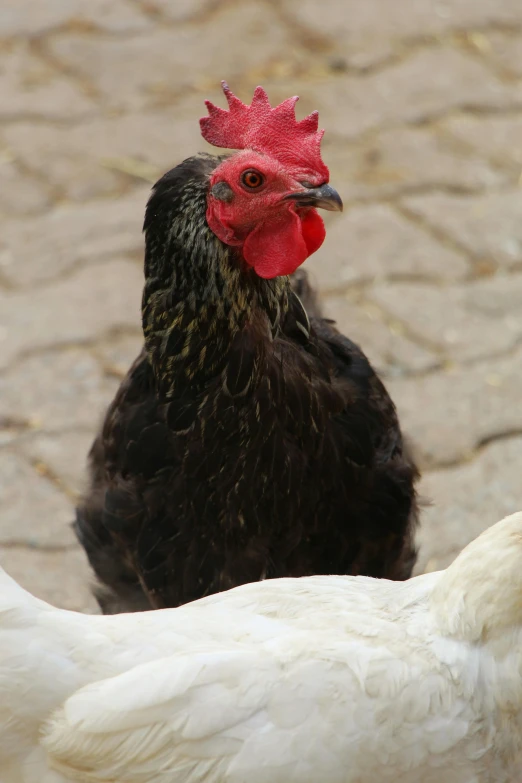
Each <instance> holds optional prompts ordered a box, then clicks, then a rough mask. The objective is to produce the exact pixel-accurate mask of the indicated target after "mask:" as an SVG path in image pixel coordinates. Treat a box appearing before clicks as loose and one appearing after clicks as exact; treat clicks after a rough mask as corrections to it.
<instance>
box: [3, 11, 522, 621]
mask: <svg viewBox="0 0 522 783" xmlns="http://www.w3.org/2000/svg"><path fill="white" fill-rule="evenodd" d="M0 30H1V37H2V46H1V47H0V94H1V96H2V101H1V104H0V510H1V515H0V562H1V563H2V565H5V566H6V567H7V568H8V570H9V571H10V572H11V573H12V574H13V576H14V577H15V578H17V579H19V580H20V581H21V583H22V584H23V585H24V586H25V587H28V588H29V589H31V590H33V591H34V592H35V593H36V594H37V595H40V596H42V597H44V598H47V599H49V600H51V601H53V602H55V603H57V604H59V605H61V606H68V607H70V608H76V609H80V610H82V611H94V610H95V608H96V607H95V603H94V602H93V600H92V598H91V597H90V593H89V579H90V574H89V569H88V567H87V564H86V562H85V558H84V555H83V553H82V551H81V550H80V548H79V547H78V546H77V544H76V543H75V540H74V538H73V536H72V532H71V530H70V527H69V522H70V521H71V520H72V518H73V504H74V499H75V498H76V497H77V495H78V493H79V492H81V490H82V486H83V482H84V480H85V463H86V456H87V451H88V449H89V446H90V443H91V441H92V438H93V435H94V433H95V431H96V429H97V427H98V426H99V422H100V419H101V417H102V415H103V412H104V409H105V408H106V406H107V404H108V403H109V401H110V400H111V398H112V396H113V395H114V392H115V390H116V388H117V386H118V383H119V381H120V379H121V378H122V376H123V375H124V374H125V372H126V369H127V368H128V366H129V364H130V363H131V362H132V361H133V359H134V358H135V356H136V354H137V353H138V351H139V350H140V347H141V341H142V338H141V325H140V298H141V286H142V277H143V276H142V270H141V255H142V247H143V238H142V235H141V227H142V219H143V211H144V207H145V203H146V200H147V196H148V192H149V189H150V185H151V183H152V182H153V181H154V180H155V179H156V178H157V177H159V176H160V175H161V174H162V173H163V172H165V171H167V170H168V169H169V168H171V167H172V166H173V165H175V164H176V163H178V162H179V161H180V160H181V159H183V158H184V157H187V156H189V155H191V154H193V153H194V152H197V151H199V150H202V149H203V150H204V149H208V147H207V145H206V144H205V142H203V140H202V139H201V137H200V136H199V130H198V119H199V117H200V116H202V115H203V114H204V111H205V110H204V106H203V99H204V98H210V99H212V100H213V101H217V102H219V103H220V105H224V100H223V96H222V95H221V94H220V91H219V80H220V79H222V78H226V79H227V80H229V82H230V84H231V86H232V88H233V89H234V90H235V91H236V92H237V93H238V94H239V95H240V96H241V97H242V98H243V99H244V100H248V99H249V98H250V96H251V94H252V90H253V89H254V87H255V86H256V85H257V84H259V83H262V84H263V85H264V86H265V87H266V88H267V89H268V91H269V94H270V97H271V99H272V101H279V100H282V99H284V98H287V97H288V96H289V95H292V94H298V95H300V96H301V101H300V103H299V105H298V116H299V117H303V116H304V115H305V114H306V113H308V112H310V111H312V110H313V109H319V110H320V122H321V127H324V128H326V131H327V132H326V137H325V140H324V157H325V160H326V161H327V163H328V164H329V166H330V169H331V181H332V183H333V184H334V186H335V187H337V188H338V189H339V191H340V192H341V194H342V196H343V199H344V201H345V204H346V209H345V214H344V215H343V216H339V215H333V216H331V215H327V216H326V217H327V221H326V222H327V229H328V231H327V239H326V242H325V244H324V246H323V247H322V248H321V250H320V251H319V252H318V253H317V254H316V255H315V256H314V257H313V258H312V259H310V261H309V262H308V263H307V267H308V269H309V270H310V272H311V273H312V275H313V277H314V278H315V280H316V282H317V284H318V286H319V288H320V290H321V293H322V295H323V298H324V307H325V310H326V313H327V314H328V315H329V316H330V317H333V318H335V319H336V320H337V321H338V324H339V326H340V328H341V329H342V330H343V331H344V332H346V334H348V335H349V336H350V337H351V338H352V339H354V340H355V341H356V342H357V343H358V344H360V345H361V346H362V348H363V349H364V350H366V351H367V353H368V356H369V357H370V359H371V360H372V362H374V364H375V366H376V367H377V368H378V369H379V371H380V372H382V373H383V375H384V377H385V381H386V384H387V386H388V387H389V389H390V391H391V393H392V395H393V397H394V399H395V401H396V403H397V406H398V410H399V413H400V417H401V421H402V424H403V429H404V430H405V431H406V432H407V433H408V435H409V437H410V439H411V440H412V441H413V444H414V447H415V450H416V452H417V454H418V456H419V459H420V462H421V464H422V466H423V468H424V470H425V475H424V479H423V483H422V492H423V493H424V494H425V495H426V496H429V497H430V498H431V500H432V506H431V507H430V508H427V509H426V510H425V511H424V514H423V523H422V527H421V530H420V532H419V541H420V544H421V556H420V561H419V570H423V569H428V570H432V569H433V568H437V567H443V566H445V565H446V564H447V563H448V562H449V561H450V560H451V559H452V558H453V557H454V555H455V554H456V553H457V551H458V550H459V549H460V548H461V547H462V546H463V545H465V544H466V543H467V542H468V541H469V540H470V539H471V538H472V537H473V536H474V535H476V534H477V533H478V532H479V531H480V530H482V529H483V528H484V527H486V526H487V525H489V524H491V523H492V522H494V521H496V520H497V519H498V518H500V517H501V516H502V515H503V514H506V513H509V512H511V511H514V510H515V509H516V508H522V489H521V487H522V484H521V483H520V481H519V474H520V465H521V464H522V439H521V437H520V433H521V432H522V414H521V410H522V406H521V404H520V402H521V394H522V369H521V368H522V347H521V344H522V321H521V315H520V314H521V313H522V228H521V226H522V219H521V216H522V195H521V194H522V190H521V188H520V183H521V174H522V144H521V138H522V69H521V65H520V63H521V57H520V53H521V46H522V44H521V41H522V34H521V30H522V5H521V3H520V0H401V2H400V3H397V2H395V3H394V2H391V0H365V2H362V1H361V0H330V2H329V3H327V4H324V3H323V4H321V3H318V2H316V0H281V2H273V0H245V2H243V3H239V2H236V0H179V2H171V0H90V1H89V2H85V0H47V2H42V0H17V2H9V3H7V4H6V3H4V4H3V7H2V8H0Z"/></svg>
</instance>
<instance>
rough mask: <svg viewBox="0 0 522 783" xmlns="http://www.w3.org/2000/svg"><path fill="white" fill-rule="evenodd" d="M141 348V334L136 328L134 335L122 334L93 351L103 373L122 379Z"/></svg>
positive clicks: (139, 329)
mask: <svg viewBox="0 0 522 783" xmlns="http://www.w3.org/2000/svg"><path fill="white" fill-rule="evenodd" d="M142 347H143V332H142V331H141V328H137V329H136V333H135V334H122V335H119V336H116V337H115V338H113V339H112V340H110V341H107V340H103V341H102V342H100V343H98V344H97V345H95V346H94V349H93V350H94V353H95V354H96V356H97V357H98V358H99V359H100V361H101V363H102V366H103V369H104V370H105V372H107V373H109V374H110V375H114V376H115V377H117V378H123V377H124V376H125V375H126V374H127V370H128V369H129V367H130V366H131V364H132V363H133V362H134V360H135V359H136V357H137V356H138V354H139V353H140V351H141V349H142Z"/></svg>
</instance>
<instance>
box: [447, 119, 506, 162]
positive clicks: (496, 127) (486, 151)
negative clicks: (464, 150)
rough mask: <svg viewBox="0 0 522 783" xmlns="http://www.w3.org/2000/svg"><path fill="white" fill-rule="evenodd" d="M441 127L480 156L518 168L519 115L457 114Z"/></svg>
mask: <svg viewBox="0 0 522 783" xmlns="http://www.w3.org/2000/svg"><path fill="white" fill-rule="evenodd" d="M445 128H446V129H447V130H448V131H449V132H450V133H451V134H453V135H454V136H455V137H457V138H458V139H459V140H461V141H462V142H464V143H466V144H468V145H470V146H473V147H474V148H475V149H476V150H477V152H479V153H480V154H481V155H483V156H484V155H489V156H491V157H492V158H494V159H496V160H497V161H498V162H499V163H503V164H509V163H511V164H513V163H515V164H516V170H517V173H520V166H521V165H522V144H521V142H520V140H521V139H522V115H516V114H515V115H513V114H507V115H505V116H495V115H493V116H491V117H480V116H478V117H475V116H473V115H470V114H460V115H457V116H455V117H450V118H449V119H448V120H447V121H446V123H445Z"/></svg>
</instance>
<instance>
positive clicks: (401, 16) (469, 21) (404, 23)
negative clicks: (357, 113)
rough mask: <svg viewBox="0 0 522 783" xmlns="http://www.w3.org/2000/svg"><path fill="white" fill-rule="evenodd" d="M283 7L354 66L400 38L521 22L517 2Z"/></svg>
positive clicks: (354, 1) (426, 0)
mask: <svg viewBox="0 0 522 783" xmlns="http://www.w3.org/2000/svg"><path fill="white" fill-rule="evenodd" d="M283 7H284V8H285V9H286V10H287V12H288V13H289V14H291V15H293V17H294V19H295V20H296V21H298V22H299V24H301V25H305V26H307V27H308V28H309V29H310V30H311V31H312V32H313V33H316V34H317V33H321V34H323V35H325V36H329V37H331V39H332V40H333V41H335V42H336V43H337V47H338V51H339V52H340V53H342V55H343V56H344V57H345V58H346V60H347V61H348V62H349V63H350V64H353V65H356V66H360V67H365V66H368V65H374V64H375V63H376V62H379V61H380V60H382V59H384V58H385V57H387V56H389V55H390V54H391V53H392V52H393V51H394V43H396V42H397V41H398V40H400V39H404V38H415V39H416V38H419V37H421V38H424V37H426V36H437V35H440V34H441V33H444V32H446V31H448V30H451V29H459V28H468V27H484V26H486V25H491V24H511V23H519V22H520V4H519V3H518V0H502V2H498V0H481V2H477V1H476V0H437V1H436V2H433V0H401V3H400V4H397V3H390V2H389V0H365V2H360V0H330V2H329V3H328V12H327V13H326V12H325V8H324V6H322V5H321V4H320V3H317V2H316V0H283Z"/></svg>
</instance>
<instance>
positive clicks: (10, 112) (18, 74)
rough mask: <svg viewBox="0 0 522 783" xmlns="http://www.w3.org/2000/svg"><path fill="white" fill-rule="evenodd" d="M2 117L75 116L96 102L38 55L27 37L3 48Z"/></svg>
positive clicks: (0, 53) (0, 54)
mask: <svg viewBox="0 0 522 783" xmlns="http://www.w3.org/2000/svg"><path fill="white" fill-rule="evenodd" d="M0 95H1V96H2V100H1V101H0V120H12V119H26V120H28V119H31V120H32V119H33V118H35V117H36V118H42V117H43V118H46V119H50V120H59V119H65V120H71V119H73V118H81V117H84V116H85V115H86V114H88V113H89V112H91V111H92V110H93V108H94V104H93V102H92V101H91V99H90V98H88V97H87V96H86V95H85V94H84V93H83V92H82V90H81V89H80V88H79V87H77V86H76V85H74V84H73V82H72V81H70V80H69V79H67V78H65V77H64V76H62V75H61V74H60V73H58V72H57V71H55V70H54V69H53V68H51V67H50V66H49V65H48V64H47V63H46V62H44V61H43V60H41V59H39V58H37V57H35V55H34V54H33V53H32V52H31V51H30V49H29V43H28V42H27V41H24V40H22V41H17V42H16V43H12V44H9V45H8V46H4V47H2V48H1V49H0Z"/></svg>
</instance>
